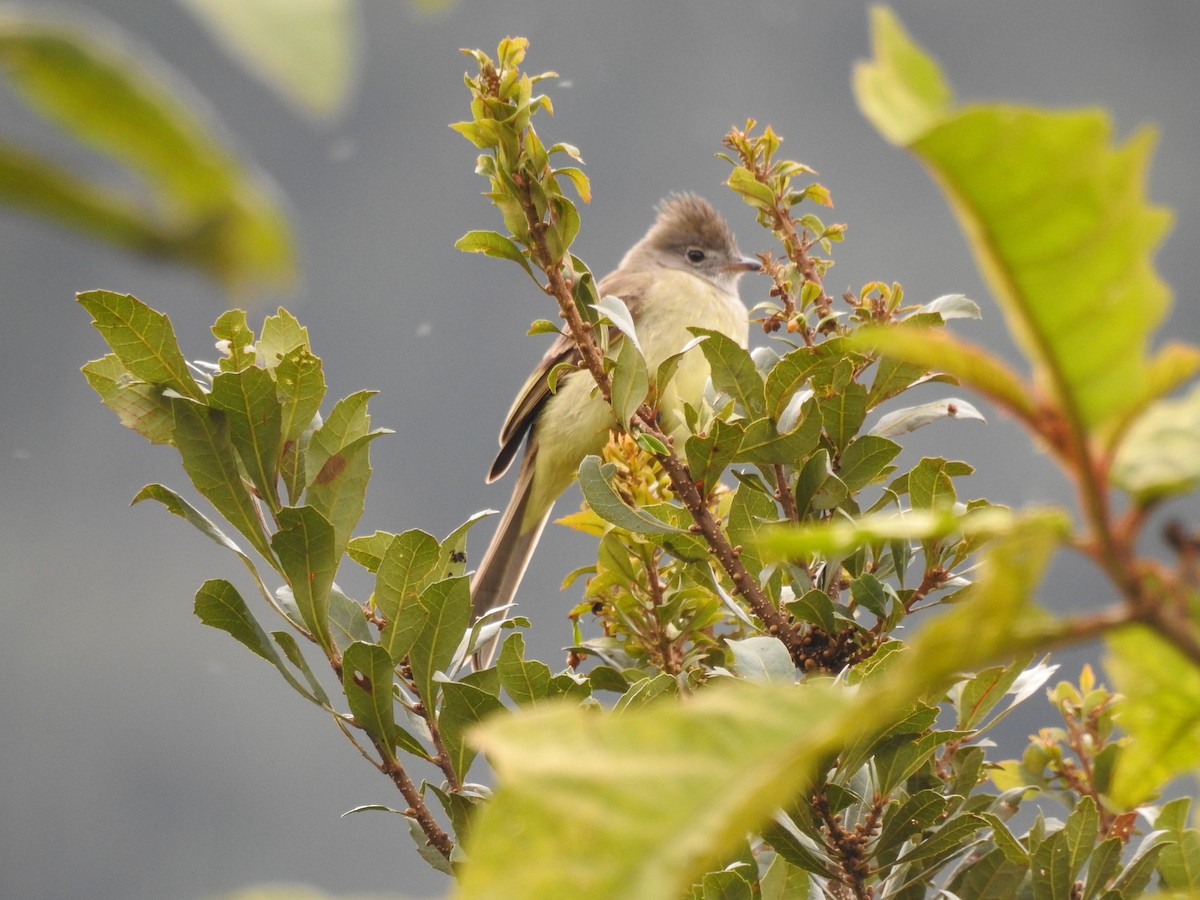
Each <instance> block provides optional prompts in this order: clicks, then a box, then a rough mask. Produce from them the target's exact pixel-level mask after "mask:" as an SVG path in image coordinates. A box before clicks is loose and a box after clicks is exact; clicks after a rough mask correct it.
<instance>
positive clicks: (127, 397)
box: [81, 353, 175, 444]
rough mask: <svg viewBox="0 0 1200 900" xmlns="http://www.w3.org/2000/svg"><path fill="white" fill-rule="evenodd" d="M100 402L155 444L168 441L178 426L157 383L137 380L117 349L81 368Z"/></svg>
mask: <svg viewBox="0 0 1200 900" xmlns="http://www.w3.org/2000/svg"><path fill="white" fill-rule="evenodd" d="M81 371H82V372H83V377H84V378H86V379H87V383H88V384H90V385H91V386H92V389H93V390H94V391H95V392H96V393H97V394H99V395H100V402H101V403H103V404H104V405H105V406H107V407H108V408H109V409H111V410H112V411H113V412H114V413H116V414H117V418H119V419H120V420H121V424H122V425H124V426H125V427H126V428H132V429H133V430H134V431H136V432H137V433H138V434H140V435H141V436H142V437H144V438H145V439H146V440H148V441H149V442H150V443H152V444H169V443H171V441H172V440H174V438H173V432H174V430H175V419H174V417H173V416H172V415H171V405H170V403H169V402H168V401H167V400H165V399H164V398H163V395H162V392H163V389H162V388H161V387H159V386H157V385H153V384H147V383H146V382H144V381H137V380H135V379H134V377H133V375H131V374H130V372H129V370H128V369H126V368H125V366H123V365H122V364H121V361H120V360H119V359H118V358H117V355H116V354H115V353H109V354H107V355H106V356H103V357H101V358H100V359H93V360H92V361H91V362H89V363H88V364H87V365H85V366H84V367H83V369H82V370H81Z"/></svg>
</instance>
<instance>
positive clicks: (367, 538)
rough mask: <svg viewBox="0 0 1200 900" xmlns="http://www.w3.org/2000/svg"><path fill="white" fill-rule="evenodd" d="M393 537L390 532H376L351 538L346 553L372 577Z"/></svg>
mask: <svg viewBox="0 0 1200 900" xmlns="http://www.w3.org/2000/svg"><path fill="white" fill-rule="evenodd" d="M395 537H396V535H394V534H392V533H391V532H390V531H376V532H375V533H374V534H369V535H364V536H362V537H356V538H351V539H350V540H349V542H347V544H346V553H347V554H348V555H349V556H350V558H351V559H352V560H354V561H355V562H356V563H358V564H359V565H360V566H362V567H363V568H364V569H366V570H367V571H368V572H370V573H371V574H372V575H373V574H375V573H376V572H378V571H379V564H380V563H381V562H383V554H384V553H385V552H386V551H387V548H388V544H390V543H391V542H392V540H393V539H395Z"/></svg>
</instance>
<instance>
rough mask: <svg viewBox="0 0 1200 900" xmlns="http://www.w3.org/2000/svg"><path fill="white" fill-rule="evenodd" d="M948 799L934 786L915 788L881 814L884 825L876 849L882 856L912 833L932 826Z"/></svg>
mask: <svg viewBox="0 0 1200 900" xmlns="http://www.w3.org/2000/svg"><path fill="white" fill-rule="evenodd" d="M949 803H950V801H949V799H948V798H946V797H943V796H942V795H941V794H939V793H938V792H937V791H934V790H929V789H926V790H922V791H917V792H916V793H915V794H913V795H912V796H910V797H908V798H907V799H905V801H904V802H903V803H900V804H898V805H897V806H896V808H895V809H890V810H888V812H887V814H886V815H885V816H884V820H883V829H882V830H881V831H880V833H879V839H878V841H877V842H876V845H875V852H876V853H878V854H880V855H881V856H884V857H885V858H886V857H888V856H890V855H891V854H893V853H895V852H896V851H898V850H899V849H900V847H901V846H902V845H903V844H904V843H905V842H906V841H909V840H912V839H913V838H914V836H915V835H919V834H920V833H921V832H923V831H927V830H929V829H930V828H932V827H933V826H934V825H935V824H936V823H937V822H939V821H940V820H941V819H942V817H943V815H944V814H945V812H946V809H947V807H948V806H949Z"/></svg>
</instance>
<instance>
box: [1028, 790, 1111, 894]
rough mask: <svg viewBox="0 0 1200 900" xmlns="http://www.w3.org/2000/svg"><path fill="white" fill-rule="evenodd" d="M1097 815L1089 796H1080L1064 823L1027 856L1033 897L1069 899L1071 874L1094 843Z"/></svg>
mask: <svg viewBox="0 0 1200 900" xmlns="http://www.w3.org/2000/svg"><path fill="white" fill-rule="evenodd" d="M1099 821H1100V819H1099V814H1098V813H1097V811H1096V804H1095V803H1094V802H1093V801H1092V798H1091V797H1086V796H1085V797H1082V798H1081V799H1080V801H1079V802H1078V803H1077V804H1076V806H1075V809H1074V811H1073V812H1072V813H1071V815H1070V816H1069V817H1068V818H1067V822H1066V825H1064V826H1063V828H1061V829H1059V830H1058V831H1056V832H1054V834H1052V835H1050V836H1049V837H1048V838H1046V840H1044V841H1043V842H1042V843H1041V844H1040V845H1038V847H1037V848H1036V849H1035V850H1034V852H1033V854H1032V856H1031V857H1030V869H1031V871H1032V874H1033V882H1032V887H1033V897H1034V900H1071V898H1072V890H1071V888H1072V887H1073V886H1074V884H1075V876H1076V874H1077V873H1078V872H1079V870H1080V869H1081V868H1082V867H1083V862H1084V860H1085V859H1087V857H1088V854H1090V853H1091V850H1092V847H1093V846H1095V843H1096V835H1097V828H1098V826H1099Z"/></svg>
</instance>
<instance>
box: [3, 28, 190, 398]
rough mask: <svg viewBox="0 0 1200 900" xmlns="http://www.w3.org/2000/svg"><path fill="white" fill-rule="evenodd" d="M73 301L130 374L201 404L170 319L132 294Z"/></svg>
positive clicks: (92, 295)
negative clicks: (83, 310) (87, 315)
mask: <svg viewBox="0 0 1200 900" xmlns="http://www.w3.org/2000/svg"><path fill="white" fill-rule="evenodd" d="M0 21H2V20H0ZM76 299H77V300H78V301H79V303H80V305H81V306H82V307H83V308H84V309H86V310H87V311H88V312H89V313H91V315H92V324H93V325H94V326H96V330H97V331H99V332H100V334H101V335H103V337H104V340H105V341H107V342H108V346H109V347H111V348H112V351H113V353H114V354H116V356H117V358H118V359H119V360H120V361H121V365H123V366H124V367H125V368H126V369H128V370H129V372H130V373H131V374H133V375H134V376H135V377H136V378H138V379H139V380H141V381H145V382H148V383H149V384H153V385H158V386H160V387H167V388H171V389H172V390H173V391H176V392H177V393H179V394H182V395H183V396H184V397H188V398H190V399H192V400H198V401H201V402H203V400H204V393H203V392H202V391H201V390H200V388H199V386H198V385H197V384H196V379H195V378H193V377H192V373H191V371H190V370H189V369H188V366H187V363H186V362H185V361H184V358H183V354H182V353H181V352H180V351H179V344H178V342H177V341H176V340H175V330H174V329H173V328H172V327H171V320H170V319H168V318H167V317H166V316H165V315H163V314H162V313H160V312H158V311H157V310H154V309H151V308H150V307H149V306H147V305H146V304H145V303H143V302H142V301H141V300H139V299H138V298H137V297H134V296H133V295H132V294H114V293H113V292H112V291H85V292H84V293H82V294H77V295H76Z"/></svg>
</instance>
